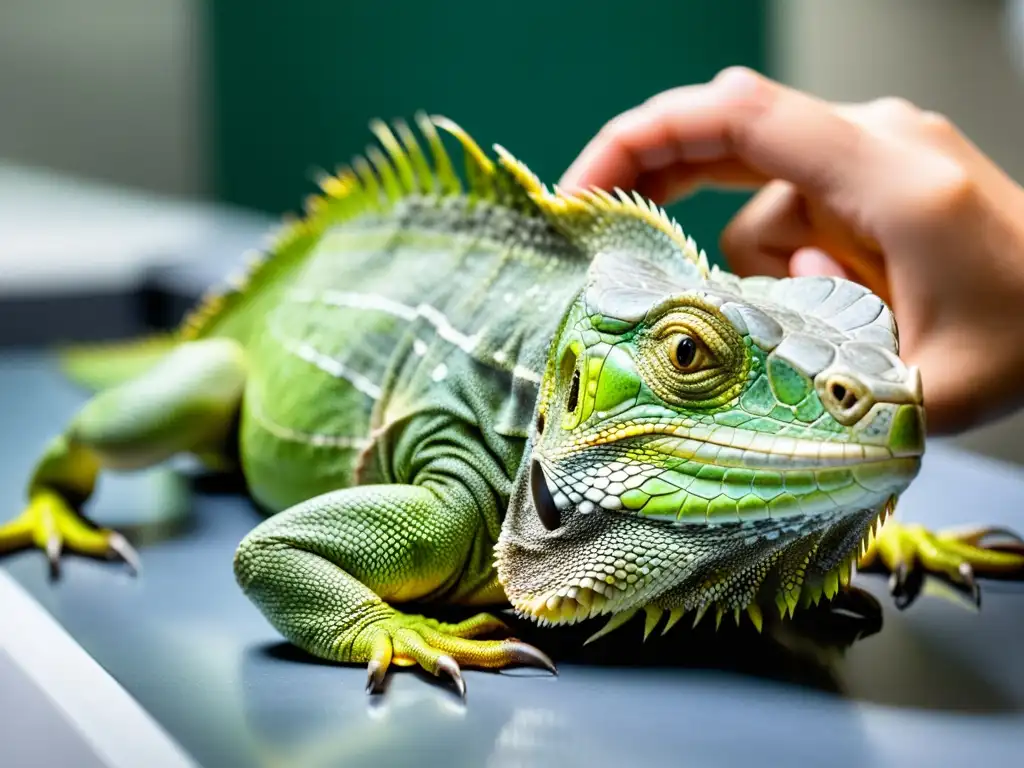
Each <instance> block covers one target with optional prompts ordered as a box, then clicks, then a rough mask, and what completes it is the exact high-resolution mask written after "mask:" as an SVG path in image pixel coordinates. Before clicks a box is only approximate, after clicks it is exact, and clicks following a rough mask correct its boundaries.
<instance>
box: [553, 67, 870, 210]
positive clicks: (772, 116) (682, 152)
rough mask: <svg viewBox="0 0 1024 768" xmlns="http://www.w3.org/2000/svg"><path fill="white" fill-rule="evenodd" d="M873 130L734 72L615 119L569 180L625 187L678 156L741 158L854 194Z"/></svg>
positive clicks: (831, 192)
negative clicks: (869, 131)
mask: <svg viewBox="0 0 1024 768" xmlns="http://www.w3.org/2000/svg"><path fill="white" fill-rule="evenodd" d="M866 136H867V133H866V132H865V131H864V130H863V129H862V128H860V127H859V126H857V125H856V124H854V123H852V122H850V121H849V120H847V119H845V118H843V117H842V116H840V115H839V114H838V113H836V112H835V111H834V110H833V109H832V108H831V106H830V105H829V104H827V103H826V102H824V101H821V100H819V99H816V98H814V97H812V96H808V95H806V94H803V93H800V92H798V91H795V90H792V89H790V88H787V87H785V86H782V85H780V84H778V83H776V82H774V81H772V80H769V79H767V78H764V77H762V76H760V75H758V74H756V73H753V72H750V71H749V70H745V69H742V68H740V69H730V70H727V71H725V72H724V73H722V74H721V75H720V76H719V77H717V78H715V80H713V81H712V82H711V83H708V84H705V85H701V86H691V87H687V88H685V89H677V90H676V91H673V92H670V93H669V94H665V95H664V96H663V97H658V98H655V99H652V100H651V101H650V102H648V103H646V104H644V105H642V106H640V107H637V108H636V109H633V110H630V111H629V112H626V113H624V114H622V115H620V116H619V117H618V118H616V119H614V120H612V121H611V122H610V123H609V124H608V125H607V126H606V127H605V129H603V130H602V131H601V132H600V133H599V134H598V136H597V137H595V138H594V140H593V141H592V142H591V143H590V144H589V145H588V146H587V147H586V148H585V149H584V151H583V152H582V153H581V154H580V157H579V158H578V159H577V161H576V162H575V163H574V164H573V165H572V166H571V167H570V169H569V171H568V172H567V173H566V175H565V177H564V178H563V182H562V186H564V187H565V188H579V187H586V186H598V187H603V188H610V187H614V186H622V187H627V188H628V187H632V186H633V185H634V183H635V182H636V180H637V179H638V178H639V177H640V176H641V175H642V174H643V173H645V172H651V171H658V170H662V169H664V168H666V167H668V166H671V165H673V164H675V163H678V162H687V163H690V164H698V163H706V162H711V161H714V162H718V161H721V160H727V159H735V160H739V161H741V162H742V163H744V164H745V165H747V166H749V167H750V168H751V169H752V170H753V171H755V172H757V173H760V174H762V175H763V176H766V177H769V178H779V179H783V180H786V181H789V182H791V183H793V184H795V185H796V186H798V187H800V188H801V189H802V190H803V191H805V192H806V193H810V194H814V195H822V196H825V197H826V199H831V198H833V197H836V196H839V197H845V198H847V199H849V198H851V197H852V196H854V195H855V194H857V193H860V194H863V192H864V190H863V189H862V188H861V186H862V184H863V183H864V180H865V179H866V178H868V177H867V176H865V174H864V172H863V169H864V168H865V167H866V161H867V160H868V159H869V158H868V157H866V154H869V153H870V149H871V148H870V142H866V141H865V137H866ZM688 153H689V156H688ZM695 155H696V156H698V157H699V159H694V156H695Z"/></svg>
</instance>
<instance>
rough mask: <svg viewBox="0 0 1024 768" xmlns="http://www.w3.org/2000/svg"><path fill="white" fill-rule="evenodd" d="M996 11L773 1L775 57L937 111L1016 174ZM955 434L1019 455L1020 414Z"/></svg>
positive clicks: (1012, 91) (883, 1)
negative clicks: (984, 426)
mask: <svg viewBox="0 0 1024 768" xmlns="http://www.w3.org/2000/svg"><path fill="white" fill-rule="evenodd" d="M1004 11H1005V5H1004V3H1003V2H1002V0H856V2H850V0H774V32H773V48H774V51H775V63H776V67H777V71H778V72H779V73H780V77H781V78H782V79H784V80H785V81H787V82H789V83H791V84H793V85H795V86H797V87H800V88H803V89H805V90H808V91H811V92H812V93H815V94H817V95H819V96H822V97H824V98H830V99H838V100H847V101H857V100H865V99H872V98H875V97H878V96H886V95H898V96H903V97H905V98H907V99H910V100H911V101H914V102H916V103H918V104H920V105H921V106H924V107H927V108H929V109H935V110H938V111H940V112H943V113H945V114H946V115H948V116H949V117H950V118H951V119H952V120H953V121H954V122H955V123H957V124H958V125H959V126H960V128H961V129H962V130H963V131H964V132H965V133H966V134H967V135H968V136H970V137H971V139H972V140H973V141H974V142H975V143H977V144H978V145H979V146H980V147H981V148H982V149H983V150H984V151H986V152H987V153H988V154H989V155H990V156H992V157H993V158H994V159H995V160H996V161H997V162H998V163H1000V164H1001V165H1002V166H1003V167H1004V168H1006V169H1007V171H1008V172H1009V173H1010V174H1011V175H1013V176H1014V178H1016V179H1017V180H1018V181H1021V182H1024V76H1022V75H1021V73H1020V70H1019V68H1018V67H1017V60H1016V59H1015V58H1014V54H1013V52H1012V49H1011V48H1009V47H1008V45H1007V37H1008V35H1007V25H1006V18H1005V17H1004ZM1021 258H1024V254H1021ZM954 279H955V278H954ZM1022 331H1024V323H1022ZM960 442H961V444H963V445H964V446H966V447H969V448H972V449H974V450H978V451H980V452H983V453H986V454H989V455H992V456H997V457H1000V458H1004V459H1009V460H1012V461H1017V462H1024V415H1022V416H1017V417H1014V418H1011V419H1007V420H1005V421H1003V422H1001V423H999V424H996V425H993V426H991V427H988V428H985V429H981V430H977V431H976V432H974V433H973V434H969V435H965V436H964V437H962V438H961V440H960Z"/></svg>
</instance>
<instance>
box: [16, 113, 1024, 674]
mask: <svg viewBox="0 0 1024 768" xmlns="http://www.w3.org/2000/svg"><path fill="white" fill-rule="evenodd" d="M417 123H418V126H419V129H420V131H421V137H420V139H417V138H416V136H415V135H414V133H413V132H412V131H411V130H410V129H409V127H408V126H407V125H406V124H405V123H403V122H401V121H397V122H396V123H395V124H394V128H393V129H392V128H389V127H388V126H386V125H385V124H384V123H382V122H379V121H376V122H374V123H373V124H372V126H371V127H372V130H373V132H374V133H375V134H376V136H377V138H378V139H379V141H380V146H377V145H374V146H373V147H371V148H370V149H369V150H368V151H367V152H366V155H365V157H360V158H358V159H356V160H355V161H354V162H353V163H352V165H351V166H350V167H348V168H346V169H344V170H341V171H340V172H338V173H337V174H336V175H325V176H324V177H323V178H322V180H321V183H320V187H321V189H322V193H318V194H317V195H315V196H312V197H311V198H310V199H309V200H308V201H307V205H306V209H305V213H304V215H303V216H302V217H300V218H297V219H294V220H290V221H288V222H286V223H285V226H284V228H283V231H282V232H281V233H279V235H278V236H277V237H276V238H275V239H274V240H273V242H272V244H271V245H270V247H269V248H268V249H267V252H266V253H265V254H264V256H263V257H261V258H257V259H256V260H255V261H254V262H253V263H252V264H251V265H250V266H249V267H248V269H247V270H246V272H245V274H244V275H243V277H241V278H240V279H237V280H234V281H231V282H232V284H231V285H230V286H229V287H228V288H227V289H224V290H223V291H221V292H220V293H215V294H211V295H209V296H207V297H205V298H204V300H203V301H202V302H201V304H200V306H199V307H198V308H197V309H196V310H195V311H193V312H192V313H191V314H190V315H189V316H188V317H187V318H186V320H185V321H184V322H183V324H182V325H181V327H180V328H179V329H178V330H177V331H176V333H175V334H173V335H172V336H171V337H170V338H167V339H161V340H157V341H154V342H140V343H139V344H138V345H136V346H129V347H128V348H127V349H125V350H123V351H121V352H119V351H118V350H117V348H116V346H115V347H114V348H113V349H111V350H109V351H102V350H101V351H99V352H94V351H88V350H86V351H82V352H72V353H70V354H69V355H68V357H67V359H66V362H67V367H68V370H69V372H70V373H71V374H72V376H74V377H76V378H78V379H79V380H81V381H92V382H94V383H96V384H98V385H103V388H102V391H101V392H99V393H98V394H96V395H95V396H94V397H93V399H92V400H90V401H89V402H88V403H87V404H86V405H85V406H84V407H83V408H82V409H81V410H80V412H79V413H78V414H77V415H76V416H75V418H74V419H73V420H72V422H71V423H70V424H69V426H68V427H67V430H66V431H65V432H64V434H63V435H60V436H58V437H56V438H55V439H54V440H53V441H52V442H51V443H50V445H49V446H48V448H47V449H46V451H45V453H44V455H43V457H42V458H41V459H40V461H39V463H38V465H37V467H36V469H35V472H34V474H33V476H32V478H31V481H30V482H29V485H28V499H29V501H28V507H27V509H26V510H25V511H24V513H23V514H21V515H20V516H19V517H17V518H15V519H14V520H13V521H12V522H9V523H7V524H6V525H5V526H3V527H0V551H2V550H13V549H19V548H23V547H30V546H33V545H34V546H36V547H39V548H41V549H44V550H45V551H46V552H47V553H48V555H49V557H50V560H51V562H52V563H53V564H54V566H56V565H57V564H58V563H59V559H60V555H61V551H62V549H68V550H72V551H75V552H78V553H83V554H87V555H94V556H120V557H121V558H123V559H125V560H127V561H129V562H130V563H135V561H136V555H135V553H134V551H133V550H132V549H131V547H130V546H129V545H128V544H127V542H126V541H125V539H124V538H123V537H122V536H120V535H119V534H118V533H116V532H114V531H110V530H106V529H101V528H98V527H96V526H93V525H91V524H90V523H88V522H86V521H85V519H84V518H83V517H82V516H81V512H80V510H81V507H82V505H83V504H84V503H85V502H86V501H87V500H88V499H89V497H90V495H91V494H92V492H93V488H94V484H95V482H96V480H97V476H98V474H99V473H100V472H101V471H102V470H133V469H139V468H143V467H148V466H152V465H155V464H157V463H159V462H162V461H164V460H166V459H168V458H170V457H172V456H174V455H176V454H180V453H188V454H192V455H195V456H197V457H199V458H200V459H201V460H203V461H205V462H207V463H208V464H209V465H210V466H212V467H214V468H218V469H220V468H226V467H232V466H234V467H236V468H240V470H241V472H242V473H243V474H244V477H245V480H246V483H247V487H248V489H249V491H250V493H251V495H252V497H253V499H254V500H255V501H256V503H257V504H258V505H259V506H260V507H261V508H262V509H264V510H265V511H266V512H267V513H273V514H272V516H269V517H268V518H267V519H266V520H265V521H263V522H262V523H260V524H259V525H258V526H257V527H255V529H254V530H253V531H252V532H251V533H250V534H249V535H248V536H246V537H245V539H244V540H243V541H242V542H241V544H240V546H239V547H238V550H237V553H236V556H235V560H234V569H235V574H236V576H237V580H238V583H239V584H240V585H241V588H242V589H243V590H244V592H245V594H246V595H248V596H249V598H251V599H252V600H253V601H254V602H255V604H256V605H257V606H258V607H259V609H260V610H261V611H262V612H263V614H264V615H265V616H266V618H267V619H268V621H269V622H270V623H271V624H272V625H273V626H274V627H275V628H276V629H277V630H278V631H279V632H280V633H281V634H282V635H283V636H284V637H286V638H287V639H288V640H289V641H291V642H292V643H294V644H295V645H297V646H299V647H300V648H302V649H304V650H305V651H307V652H308V653H311V654H313V655H315V656H318V657H322V658H324V659H328V660H332V661H336V662H352V663H359V664H366V665H367V666H368V673H369V679H368V688H369V689H371V690H378V689H379V688H380V686H381V683H382V681H383V679H384V676H385V673H386V671H387V670H388V668H389V666H391V665H392V664H396V665H413V664H418V665H420V666H422V667H423V668H425V669H426V670H428V671H430V672H431V673H433V674H435V675H442V674H443V675H446V676H450V677H451V678H452V679H453V680H454V681H455V683H456V685H457V686H458V687H459V688H460V690H461V691H462V692H463V693H464V691H465V687H464V683H463V680H462V677H461V673H460V665H465V666H474V667H480V668H492V669H493V668H501V667H505V666H508V665H512V664H516V663H527V664H534V665H540V666H544V667H548V668H550V669H552V671H553V670H554V667H553V664H552V663H551V661H550V660H549V659H548V658H547V656H545V655H544V654H543V653H542V652H541V651H539V650H537V649H535V648H533V647H532V646H529V645H527V644H525V643H522V642H519V641H517V640H515V639H510V638H505V639H481V638H482V637H484V636H485V635H486V634H488V633H491V632H492V631H498V630H501V629H502V628H503V627H504V624H503V622H501V621H500V620H499V619H498V618H496V617H494V616H493V615H491V614H486V613H481V614H479V615H477V616H476V617H475V618H471V619H468V620H466V621H463V622H462V623H457V624H447V623H441V622H438V621H436V620H433V619H427V618H423V617H420V616H415V615H408V614H405V613H402V612H401V611H400V610H398V609H397V608H396V607H394V606H397V605H400V604H402V603H406V602H409V601H413V600H416V601H436V602H440V603H447V604H460V605H465V606H480V607H487V606H495V607H501V606H505V605H508V604H511V606H512V608H513V609H514V610H515V611H517V612H518V613H519V614H521V615H523V616H527V617H529V618H531V619H533V620H535V621H537V622H540V623H542V624H566V623H574V622H578V621H581V620H584V619H588V618H591V617H598V616H606V617H609V618H610V621H609V623H608V625H607V626H606V627H605V629H604V630H601V632H599V633H598V634H601V633H603V632H605V631H608V630H610V629H613V628H615V627H617V626H620V625H622V624H623V623H624V622H625V621H627V620H628V619H630V618H631V617H632V616H634V615H635V614H636V613H637V612H638V611H641V610H642V611H644V612H645V614H646V627H645V631H646V632H647V633H649V632H651V631H652V630H653V629H654V628H656V626H657V625H658V623H659V621H660V620H661V619H662V618H665V623H666V630H667V628H668V627H669V626H672V625H674V624H675V623H676V622H677V621H678V620H679V619H680V618H681V617H682V616H683V615H684V614H686V613H688V612H692V613H694V614H695V615H696V619H697V620H699V619H700V617H701V616H703V615H704V612H705V611H708V610H709V609H710V610H711V611H712V613H713V615H716V616H717V619H718V620H719V621H720V620H721V618H722V615H723V613H725V612H729V613H730V614H734V615H735V617H736V621H737V622H739V621H740V618H741V616H742V615H746V616H748V617H749V619H750V620H751V621H752V622H753V623H754V624H755V625H756V626H757V627H758V629H760V627H761V624H762V621H763V617H764V616H765V614H770V615H771V614H777V615H779V616H781V617H782V618H781V619H778V620H785V618H786V617H787V616H792V615H793V612H794V611H795V610H797V608H798V607H799V606H801V605H807V604H809V603H817V602H818V601H819V600H821V599H822V598H823V597H824V598H826V599H831V598H833V597H834V596H835V595H836V594H837V592H838V591H839V590H841V589H844V587H845V586H846V585H848V583H849V578H850V573H851V568H852V567H853V566H854V565H855V563H857V562H858V561H859V563H860V564H861V565H864V564H867V563H868V562H871V561H875V562H881V563H882V564H884V566H885V567H886V568H888V569H889V570H890V571H891V572H892V573H893V574H894V579H893V584H894V589H895V590H896V592H897V593H898V592H899V589H900V586H901V584H903V583H905V581H906V578H907V574H908V573H912V572H913V573H920V572H921V571H922V570H923V571H930V572H935V573H939V574H948V575H949V577H950V578H951V579H953V580H954V581H956V582H959V583H961V584H967V585H968V586H969V587H970V588H972V589H976V587H974V582H973V577H972V573H973V572H974V571H975V570H977V571H979V572H996V571H1001V572H1007V571H1014V572H1016V571H1018V570H1020V569H1021V568H1022V567H1024V556H1022V555H1021V554H1020V553H1019V552H1005V551H998V550H997V549H995V548H993V547H990V546H986V542H985V539H986V536H987V534H988V533H989V532H988V531H986V530H976V531H972V532H968V533H963V534H954V533H949V534H933V533H930V532H928V531H926V530H924V529H923V528H920V527H905V526H899V525H896V524H894V523H891V522H890V523H889V524H887V525H886V526H885V527H884V528H882V529H881V532H880V533H878V535H877V536H874V535H873V534H874V533H876V532H877V531H878V526H879V524H880V523H882V522H884V521H885V520H886V517H887V516H888V515H889V513H890V512H891V511H892V510H893V507H894V503H895V500H896V498H897V497H898V496H899V495H900V494H901V492H903V491H904V490H905V489H906V488H907V486H908V485H909V484H910V483H911V482H912V480H913V478H914V477H915V476H916V474H917V472H918V469H919V465H920V461H921V457H922V453H923V449H924V442H925V427H924V411H923V406H922V395H921V381H920V376H919V374H918V372H917V370H916V369H913V368H908V367H907V366H905V365H904V364H903V362H901V360H900V358H899V357H898V336H897V329H896V325H895V323H894V319H893V316H892V315H891V313H890V311H889V309H888V308H887V307H886V305H885V304H884V302H883V301H882V300H881V299H880V298H878V297H877V296H876V295H874V294H872V293H870V292H869V291H868V290H867V289H866V288H863V287H861V286H860V285H858V284H855V283H853V282H847V281H844V280H839V279H833V278H824V277H821V278H790V279H773V278H765V277H752V278H746V279H740V278H738V277H737V276H735V275H732V274H729V273H728V272H725V271H722V270H720V269H718V268H717V267H716V268H710V267H709V265H708V261H707V258H706V256H705V254H704V252H703V251H698V249H697V247H696V245H695V244H694V242H693V240H692V239H691V238H690V237H688V236H686V235H684V233H683V231H682V230H681V229H680V227H679V226H678V225H677V224H676V223H675V222H674V221H672V220H671V219H670V218H669V217H668V216H667V215H666V213H665V212H664V211H663V210H662V209H661V208H659V207H657V206H656V205H653V204H651V203H650V202H648V201H646V200H644V199H642V198H641V197H639V196H636V195H629V194H626V193H624V192H622V191H620V190H616V191H615V193H614V194H612V193H608V192H605V191H600V190H592V191H588V192H584V193H579V194H574V195H569V194H566V193H565V192H563V191H561V190H559V189H558V188H557V187H555V188H554V189H553V191H551V190H549V189H548V188H547V187H546V186H544V185H542V184H541V183H540V182H539V181H538V179H537V178H536V177H535V176H534V175H533V174H532V173H531V172H530V171H529V170H528V169H527V168H526V166H524V165H523V164H522V163H520V162H519V161H518V160H516V159H515V158H514V157H513V156H512V155H510V154H509V153H508V152H507V151H505V150H504V149H502V148H501V147H500V146H495V153H496V157H492V156H489V155H488V154H486V153H485V152H483V151H482V150H481V149H480V147H479V146H477V144H476V143H474V141H473V139H471V138H470V137H469V136H468V135H467V134H466V133H465V132H464V131H463V130H461V129H460V128H459V127H458V126H456V125H455V124H454V123H452V122H451V121H449V120H446V119H444V118H430V119H428V118H426V117H424V116H422V115H420V116H418V117H417ZM437 128H441V129H443V130H444V131H445V132H447V133H448V134H450V135H452V136H454V137H455V139H457V140H458V142H459V143H460V144H461V146H462V148H463V150H464V156H465V161H464V173H462V174H458V173H457V172H456V170H455V169H454V167H453V163H452V161H451V159H450V156H449V154H448V153H447V150H446V149H445V146H444V142H443V141H442V138H441V134H439V133H438V132H437ZM424 140H425V145H426V147H427V149H428V151H427V152H424V151H423V149H422V145H421V143H420V142H421V141H424ZM666 615H667V617H666ZM773 618H774V616H773Z"/></svg>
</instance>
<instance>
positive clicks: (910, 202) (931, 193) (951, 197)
mask: <svg viewBox="0 0 1024 768" xmlns="http://www.w3.org/2000/svg"><path fill="white" fill-rule="evenodd" d="M917 178H918V181H917V183H916V184H915V186H916V189H917V191H916V194H911V195H909V196H908V199H907V202H906V204H905V205H904V206H899V207H897V212H898V213H899V215H901V216H905V217H906V220H907V222H908V223H909V224H915V225H920V224H933V223H935V222H941V221H945V220H947V219H949V218H950V217H953V216H956V215H957V214H959V213H961V212H962V211H964V210H965V209H966V208H968V207H969V206H970V205H971V204H972V202H973V200H974V199H975V193H976V191H977V190H976V185H975V180H974V178H973V176H972V175H971V174H970V172H969V171H968V169H967V168H965V167H964V166H963V165H962V164H961V163H959V162H956V161H955V160H952V159H950V158H948V157H944V156H943V157H933V158H929V159H928V161H927V162H926V163H925V164H924V167H923V168H921V169H919V171H918V174H917Z"/></svg>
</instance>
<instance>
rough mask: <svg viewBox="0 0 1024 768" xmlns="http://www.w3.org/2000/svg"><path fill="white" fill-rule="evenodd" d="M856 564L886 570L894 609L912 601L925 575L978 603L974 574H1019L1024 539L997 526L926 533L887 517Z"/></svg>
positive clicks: (1023, 563)
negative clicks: (948, 583) (953, 586)
mask: <svg viewBox="0 0 1024 768" xmlns="http://www.w3.org/2000/svg"><path fill="white" fill-rule="evenodd" d="M999 539H1002V544H1000V543H998V540H999ZM858 568H860V569H861V570H865V571H870V570H879V569H884V570H886V571H888V572H889V574H890V578H889V589H890V591H891V592H892V595H893V598H894V599H895V601H896V605H897V607H899V608H906V607H907V606H909V605H910V604H911V603H912V602H914V600H915V599H916V598H917V596H918V594H920V591H921V586H922V584H923V582H924V577H925V576H926V575H927V574H934V575H939V576H943V577H945V578H946V579H948V580H949V581H951V582H952V583H954V584H956V585H958V586H959V587H961V588H962V589H964V590H966V591H968V592H970V594H971V597H972V599H973V600H974V602H975V603H976V604H979V605H980V603H981V590H980V589H979V588H978V585H977V582H976V581H975V576H976V575H977V576H1000V575H1004V576H1006V575H1016V576H1020V575H1022V574H1024V540H1022V539H1021V537H1020V536H1019V535H1017V534H1016V533H1014V532H1012V531H1009V530H1006V529H1002V528H984V527H983V528H972V529H962V530H942V531H930V530H928V529H927V528H925V527H924V526H923V525H908V524H906V523H900V522H897V521H895V520H892V519H890V520H889V521H888V522H886V523H885V524H884V525H883V526H882V528H881V530H880V531H879V532H878V535H877V536H876V537H875V538H874V539H873V540H872V541H871V543H870V544H869V545H868V547H867V549H866V550H865V551H864V552H863V554H862V555H861V558H860V561H859V563H858Z"/></svg>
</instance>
